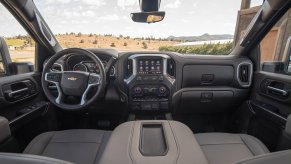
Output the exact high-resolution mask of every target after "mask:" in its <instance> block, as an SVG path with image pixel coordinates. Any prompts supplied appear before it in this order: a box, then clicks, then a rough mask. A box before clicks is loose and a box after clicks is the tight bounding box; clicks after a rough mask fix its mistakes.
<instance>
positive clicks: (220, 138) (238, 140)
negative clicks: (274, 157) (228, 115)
mask: <svg viewBox="0 0 291 164" xmlns="http://www.w3.org/2000/svg"><path fill="white" fill-rule="evenodd" d="M195 137H196V139H197V142H198V143H199V145H200V146H201V149H202V151H203V152H204V154H205V156H206V158H207V159H208V162H209V163H210V164H231V163H236V162H238V161H241V160H245V159H249V158H253V157H255V156H259V155H264V154H267V153H270V152H269V150H268V148H267V147H266V146H265V145H264V144H263V143H262V142H261V141H260V140H258V139H257V138H255V137H253V136H250V135H247V134H230V133H198V134H195Z"/></svg>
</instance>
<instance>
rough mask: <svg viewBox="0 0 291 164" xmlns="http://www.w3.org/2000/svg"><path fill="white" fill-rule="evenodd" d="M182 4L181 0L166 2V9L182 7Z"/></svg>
mask: <svg viewBox="0 0 291 164" xmlns="http://www.w3.org/2000/svg"><path fill="white" fill-rule="evenodd" d="M180 5H181V1H180V0H175V1H174V2H172V3H168V4H166V6H165V9H176V8H178V7H180Z"/></svg>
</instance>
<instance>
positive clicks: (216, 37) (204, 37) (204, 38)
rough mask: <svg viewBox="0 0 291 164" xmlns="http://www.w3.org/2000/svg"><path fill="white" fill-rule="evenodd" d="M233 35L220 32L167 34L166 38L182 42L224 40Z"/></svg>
mask: <svg viewBox="0 0 291 164" xmlns="http://www.w3.org/2000/svg"><path fill="white" fill-rule="evenodd" d="M233 37H234V36H233V35H230V34H221V35H210V34H208V33H205V34H203V35H201V36H178V37H176V36H169V37H168V38H167V39H168V40H173V41H184V42H196V41H209V40H225V39H233Z"/></svg>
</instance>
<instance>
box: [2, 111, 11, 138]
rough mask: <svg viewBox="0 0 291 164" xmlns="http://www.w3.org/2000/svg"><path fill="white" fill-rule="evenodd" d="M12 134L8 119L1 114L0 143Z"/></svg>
mask: <svg viewBox="0 0 291 164" xmlns="http://www.w3.org/2000/svg"><path fill="white" fill-rule="evenodd" d="M10 136H11V132H10V127H9V123H8V120H7V119H6V118H5V117H1V116H0V143H1V142H2V141H4V140H5V139H7V138H8V137H10Z"/></svg>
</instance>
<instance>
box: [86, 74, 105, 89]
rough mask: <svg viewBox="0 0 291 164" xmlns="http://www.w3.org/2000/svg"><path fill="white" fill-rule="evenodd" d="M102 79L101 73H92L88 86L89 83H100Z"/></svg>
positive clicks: (94, 84)
mask: <svg viewBox="0 0 291 164" xmlns="http://www.w3.org/2000/svg"><path fill="white" fill-rule="evenodd" d="M101 80H102V79H101V76H100V75H98V74H96V73H90V75H89V79H88V86H89V85H93V86H96V85H99V84H100V82H101Z"/></svg>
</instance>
